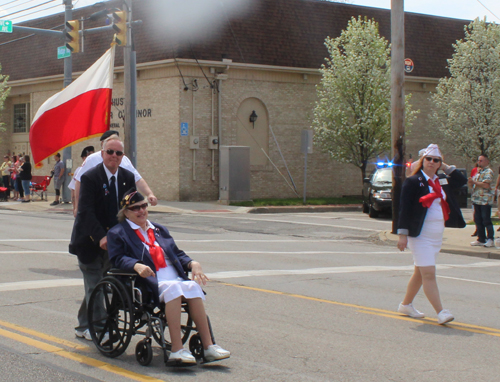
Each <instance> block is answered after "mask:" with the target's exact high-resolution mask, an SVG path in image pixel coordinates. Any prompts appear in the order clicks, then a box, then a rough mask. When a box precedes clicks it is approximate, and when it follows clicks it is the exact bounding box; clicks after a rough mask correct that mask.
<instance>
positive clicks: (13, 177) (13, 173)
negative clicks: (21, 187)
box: [10, 155, 19, 200]
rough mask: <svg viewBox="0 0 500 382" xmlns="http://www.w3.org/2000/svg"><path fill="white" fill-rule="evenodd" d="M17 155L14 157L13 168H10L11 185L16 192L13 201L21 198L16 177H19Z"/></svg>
mask: <svg viewBox="0 0 500 382" xmlns="http://www.w3.org/2000/svg"><path fill="white" fill-rule="evenodd" d="M16 163H17V155H13V156H12V166H11V168H10V185H11V187H12V190H13V191H14V196H13V197H12V199H14V200H17V199H18V198H19V191H18V189H17V183H16V177H17V167H16Z"/></svg>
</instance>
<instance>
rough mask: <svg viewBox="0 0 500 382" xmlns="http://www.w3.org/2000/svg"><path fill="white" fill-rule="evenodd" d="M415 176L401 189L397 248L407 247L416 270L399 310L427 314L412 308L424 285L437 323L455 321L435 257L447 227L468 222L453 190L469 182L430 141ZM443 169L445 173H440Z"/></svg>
mask: <svg viewBox="0 0 500 382" xmlns="http://www.w3.org/2000/svg"><path fill="white" fill-rule="evenodd" d="M418 162H420V163H418V165H417V166H416V168H415V171H414V173H413V175H412V176H410V177H409V178H407V179H406V180H405V182H404V184H403V189H402V191H401V205H400V211H399V224H398V235H399V241H398V245H397V246H398V248H399V250H401V251H404V250H405V248H406V247H407V246H408V247H409V248H410V250H411V252H412V255H413V261H414V264H415V269H414V272H413V275H412V276H411V278H410V281H409V282H408V287H407V290H406V295H405V297H404V300H403V301H402V302H401V304H399V308H398V312H400V313H403V314H405V315H407V316H410V317H415V318H422V317H425V315H424V313H422V312H419V311H418V310H417V309H415V308H414V307H413V299H414V298H415V296H416V295H417V293H418V291H419V290H420V287H421V286H422V285H423V287H424V293H425V295H426V297H427V299H428V300H429V302H430V303H431V305H432V307H433V308H434V310H435V311H436V313H437V315H438V323H439V324H445V323H447V322H450V321H453V319H454V317H453V315H452V314H451V313H450V311H449V310H447V309H443V306H442V304H441V298H440V296H439V289H438V286H437V282H436V257H437V255H438V253H439V251H440V250H441V245H442V243H443V232H444V227H445V226H446V227H455V228H463V227H465V221H464V219H463V216H462V212H461V211H460V208H459V206H458V203H457V202H456V200H455V199H454V197H453V192H452V190H453V189H455V188H460V187H462V186H463V185H464V184H466V183H467V179H466V178H465V176H463V175H462V173H460V171H456V167H455V166H448V165H447V164H445V163H444V162H443V156H442V154H441V151H440V150H439V147H438V146H437V145H435V144H430V145H429V146H428V147H427V149H426V151H425V154H424V155H423V157H422V158H420V160H419V161H418ZM439 169H441V170H443V171H444V172H445V174H446V175H445V174H439V175H438V174H437V171H438V170H439Z"/></svg>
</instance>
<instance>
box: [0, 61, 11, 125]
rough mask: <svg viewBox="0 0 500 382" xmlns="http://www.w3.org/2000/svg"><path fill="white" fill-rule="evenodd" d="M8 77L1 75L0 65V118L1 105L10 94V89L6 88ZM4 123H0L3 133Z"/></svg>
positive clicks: (0, 112) (0, 67) (0, 114)
mask: <svg viewBox="0 0 500 382" xmlns="http://www.w3.org/2000/svg"><path fill="white" fill-rule="evenodd" d="M8 80H9V76H4V75H3V74H2V65H0V117H1V116H2V110H3V104H4V102H5V100H6V99H7V96H8V95H9V93H10V87H8V86H7V81H8ZM3 125H4V123H3V122H0V131H5V128H4V127H3Z"/></svg>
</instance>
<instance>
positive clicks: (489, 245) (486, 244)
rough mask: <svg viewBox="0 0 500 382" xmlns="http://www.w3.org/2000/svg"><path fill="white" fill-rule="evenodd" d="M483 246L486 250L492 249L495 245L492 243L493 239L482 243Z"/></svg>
mask: <svg viewBox="0 0 500 382" xmlns="http://www.w3.org/2000/svg"><path fill="white" fill-rule="evenodd" d="M484 246H485V247H487V248H490V247H494V246H495V243H494V242H493V239H488V240H486V243H484Z"/></svg>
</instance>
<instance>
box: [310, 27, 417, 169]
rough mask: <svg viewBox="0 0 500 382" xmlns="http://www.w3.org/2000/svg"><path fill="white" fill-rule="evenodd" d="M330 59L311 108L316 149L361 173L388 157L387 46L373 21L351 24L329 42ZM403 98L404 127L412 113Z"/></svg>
mask: <svg viewBox="0 0 500 382" xmlns="http://www.w3.org/2000/svg"><path fill="white" fill-rule="evenodd" d="M325 45H326V47H327V48H328V52H329V54H330V57H329V58H326V64H325V65H323V66H322V68H321V73H322V79H321V83H320V84H319V85H318V86H317V95H318V101H317V102H316V106H315V108H314V118H313V127H314V130H315V136H314V139H315V143H317V144H318V146H319V147H320V148H321V149H322V150H323V151H325V152H328V153H329V154H330V156H331V157H332V158H333V159H335V160H337V161H339V162H342V163H350V164H353V165H355V166H357V167H358V168H359V169H360V170H361V176H362V179H364V178H365V175H366V166H367V164H368V161H369V160H370V159H373V158H376V157H377V156H380V155H382V154H383V153H387V152H389V151H390V147H391V85H390V75H391V67H390V45H389V43H388V42H387V40H386V39H385V38H383V37H381V36H380V35H379V32H378V23H377V22H375V21H374V20H367V19H366V18H365V19H361V17H358V19H356V18H354V17H353V18H352V19H351V20H350V21H349V23H348V25H347V29H345V30H343V31H342V33H341V35H340V37H337V38H335V39H332V38H330V37H328V38H327V39H326V40H325ZM409 98H410V96H406V125H407V126H410V125H411V121H413V119H414V118H415V114H416V112H415V111H412V110H411V107H410V105H409V102H408V101H409Z"/></svg>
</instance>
